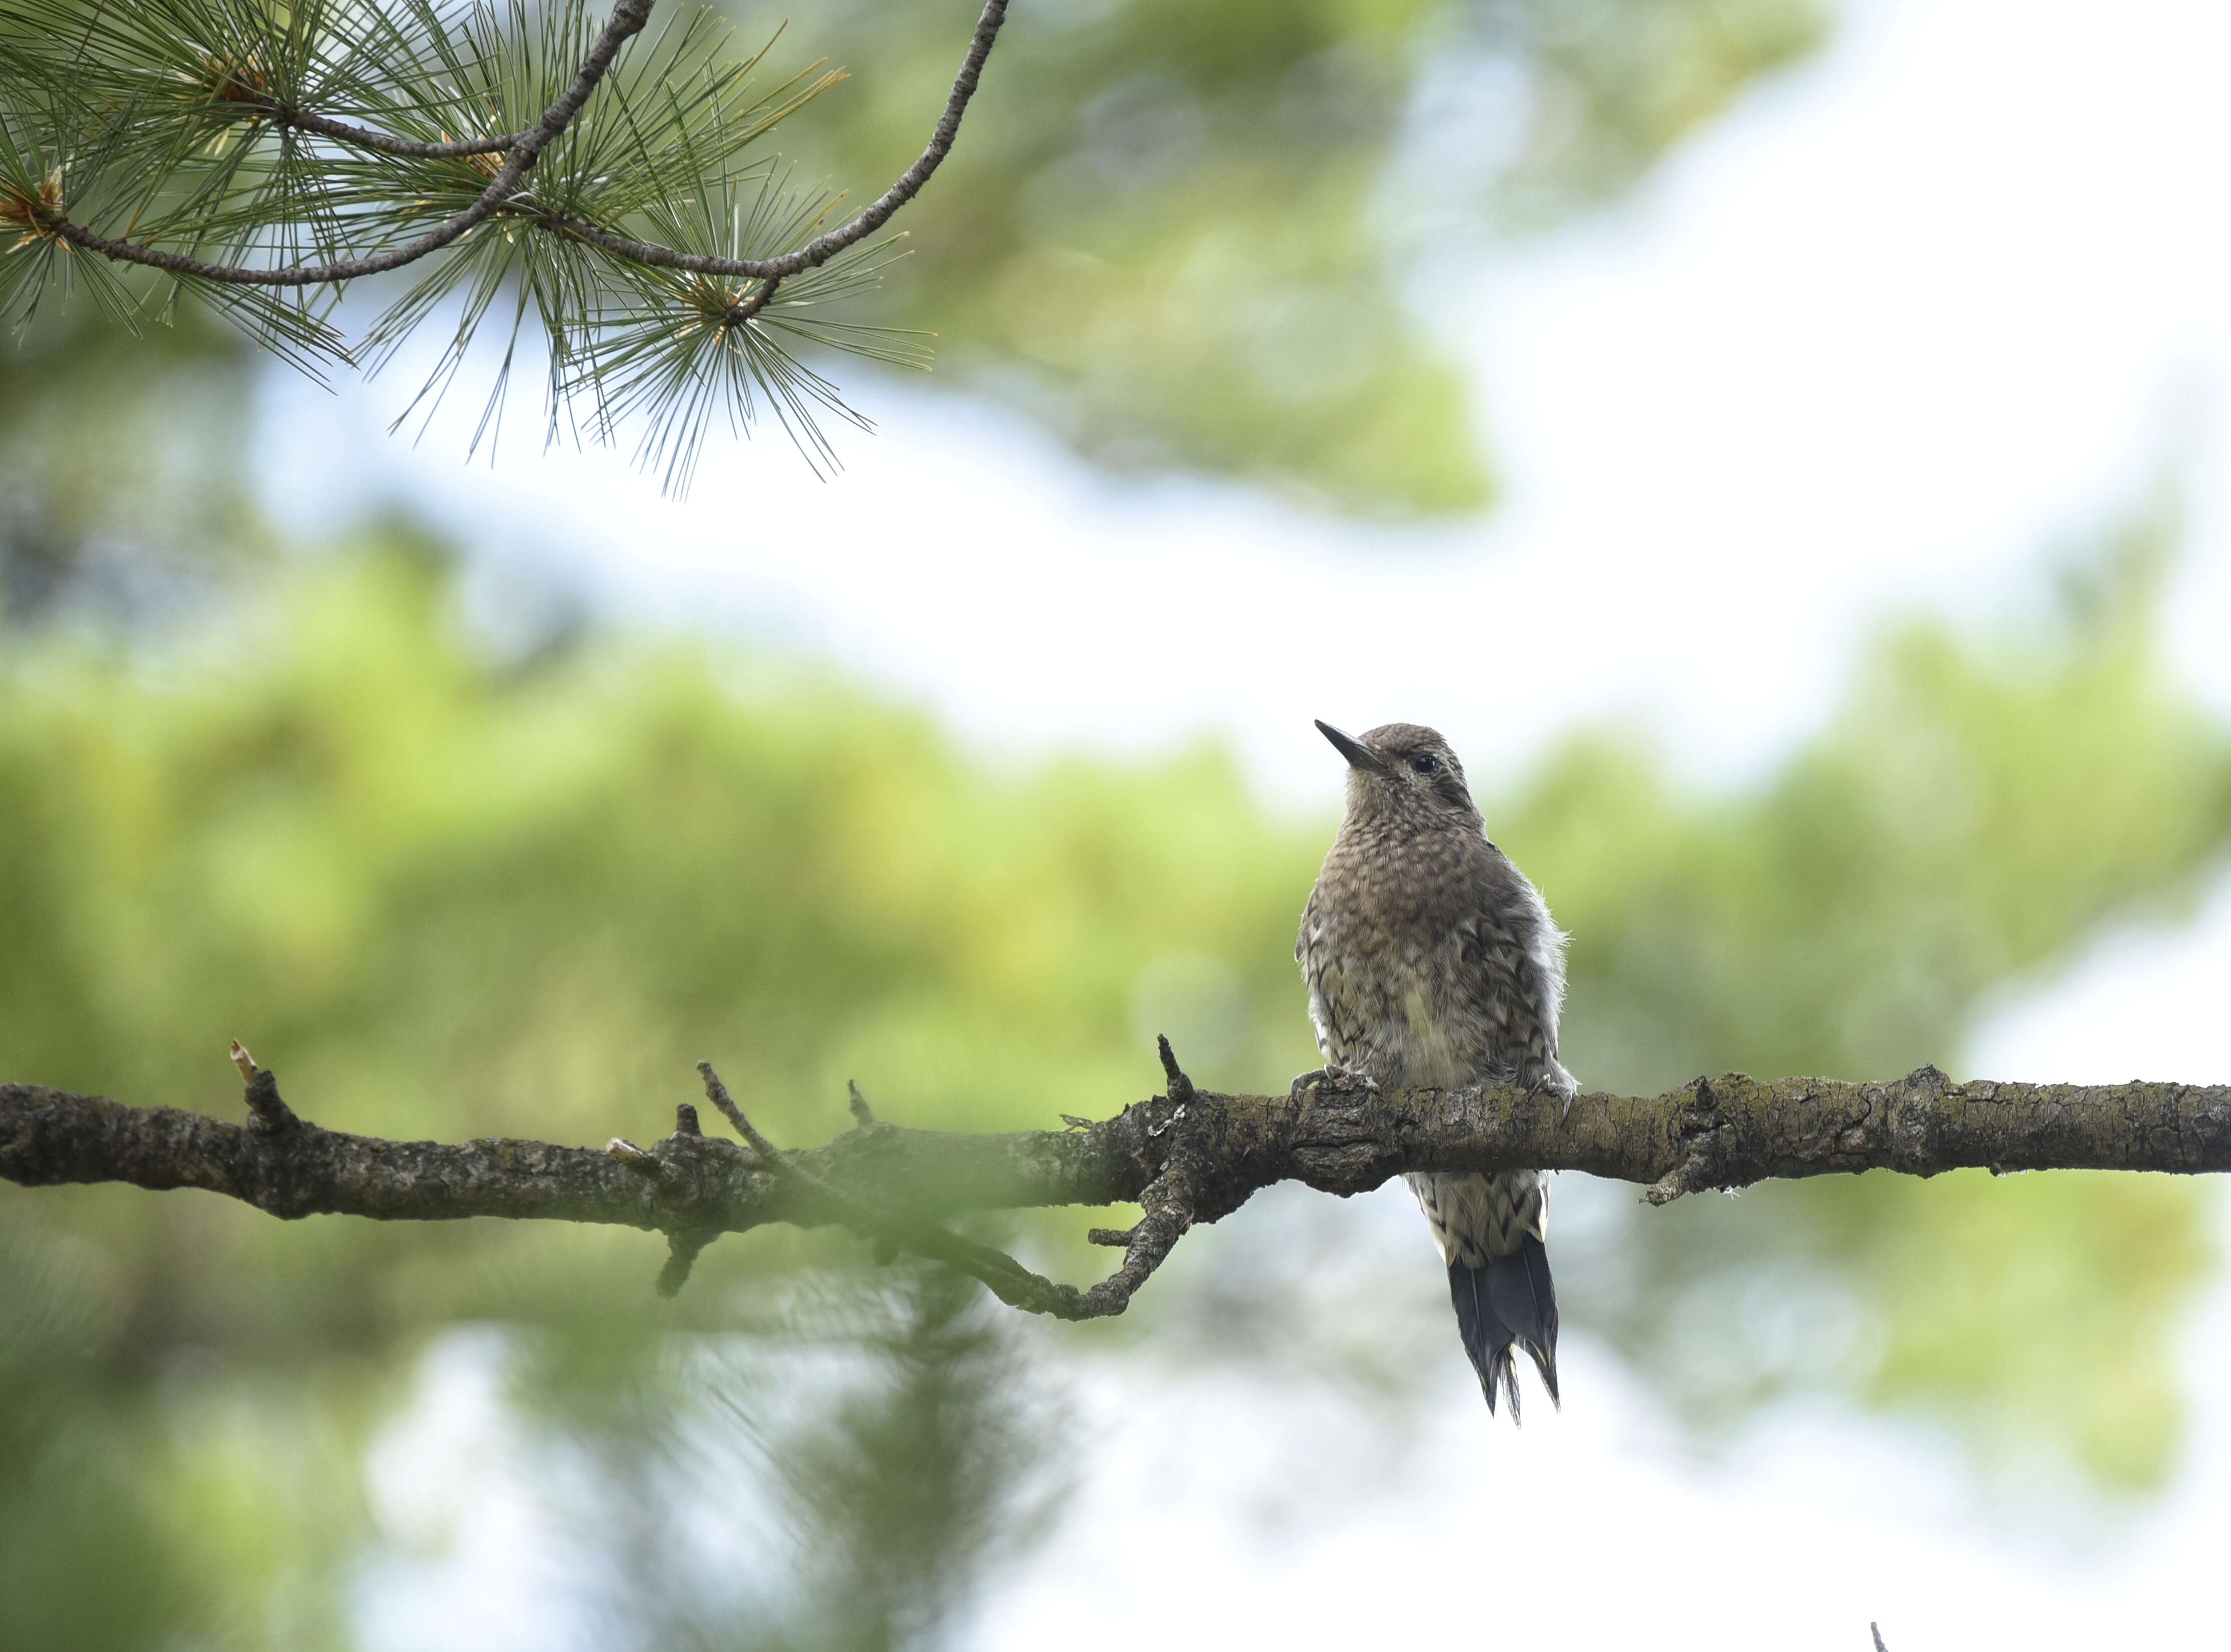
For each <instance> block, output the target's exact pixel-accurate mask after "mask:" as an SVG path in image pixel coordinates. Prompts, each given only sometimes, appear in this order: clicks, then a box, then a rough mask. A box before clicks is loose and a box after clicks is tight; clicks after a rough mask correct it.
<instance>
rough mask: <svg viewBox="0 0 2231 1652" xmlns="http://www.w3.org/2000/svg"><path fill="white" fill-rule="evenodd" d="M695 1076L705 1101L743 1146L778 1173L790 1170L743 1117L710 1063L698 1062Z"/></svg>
mask: <svg viewBox="0 0 2231 1652" xmlns="http://www.w3.org/2000/svg"><path fill="white" fill-rule="evenodd" d="M697 1076H698V1077H700V1078H702V1079H703V1080H704V1081H705V1099H706V1100H708V1101H710V1102H711V1103H712V1104H713V1105H714V1106H715V1107H718V1108H720V1109H721V1117H722V1118H724V1119H726V1120H727V1121H728V1123H729V1125H730V1126H732V1127H733V1128H734V1130H735V1133H737V1134H738V1135H740V1136H741V1137H742V1138H743V1139H744V1145H745V1146H747V1147H748V1148H750V1149H751V1150H752V1152H753V1153H754V1154H756V1155H757V1156H758V1157H759V1158H762V1159H764V1160H766V1163H767V1164H768V1165H769V1166H770V1167H772V1168H773V1169H774V1170H776V1171H783V1170H786V1169H789V1168H792V1167H791V1166H790V1165H789V1161H787V1160H786V1159H785V1158H783V1156H782V1154H781V1152H779V1151H778V1150H777V1148H776V1146H775V1145H774V1144H773V1142H771V1141H769V1140H768V1139H766V1137H765V1136H762V1135H761V1134H760V1133H759V1130H758V1127H757V1126H754V1125H753V1123H752V1121H751V1120H749V1119H747V1118H746V1117H744V1110H743V1109H742V1108H741V1107H738V1106H737V1105H736V1098H735V1097H734V1096H733V1095H730V1094H728V1087H727V1085H725V1084H723V1083H721V1075H720V1074H718V1073H715V1071H714V1070H713V1063H712V1062H698V1063H697Z"/></svg>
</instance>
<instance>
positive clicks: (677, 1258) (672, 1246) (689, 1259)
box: [658, 1229, 719, 1300]
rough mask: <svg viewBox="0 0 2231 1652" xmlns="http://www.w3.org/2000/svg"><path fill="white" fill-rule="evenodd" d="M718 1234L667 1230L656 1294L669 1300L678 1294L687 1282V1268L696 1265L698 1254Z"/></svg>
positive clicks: (689, 1230) (690, 1230) (691, 1230)
mask: <svg viewBox="0 0 2231 1652" xmlns="http://www.w3.org/2000/svg"><path fill="white" fill-rule="evenodd" d="M718 1237H719V1235H718V1234H713V1233H706V1232H703V1231H702V1230H700V1229H688V1230H685V1231H682V1232H669V1233H668V1234H667V1236H666V1266H665V1267H663V1268H660V1269H659V1270H658V1294H660V1295H661V1296H663V1297H666V1298H668V1299H669V1300H671V1299H672V1298H674V1297H676V1296H678V1295H680V1294H681V1293H682V1287H683V1286H684V1285H687V1284H688V1283H689V1270H690V1269H691V1268H695V1266H696V1265H697V1258H698V1256H699V1255H701V1254H702V1253H703V1251H704V1249H705V1247H706V1246H708V1245H709V1244H711V1243H712V1242H713V1241H714V1240H715V1239H716V1238H718Z"/></svg>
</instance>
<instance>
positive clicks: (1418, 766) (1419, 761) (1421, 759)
mask: <svg viewBox="0 0 2231 1652" xmlns="http://www.w3.org/2000/svg"><path fill="white" fill-rule="evenodd" d="M1410 766H1411V767H1412V768H1413V769H1415V770H1416V771H1418V772H1419V774H1431V773H1432V771H1434V770H1436V769H1438V768H1439V767H1440V766H1441V765H1439V763H1437V762H1435V761H1434V760H1433V758H1432V754H1431V753H1430V752H1419V753H1418V755H1417V756H1415V757H1413V758H1411V759H1410Z"/></svg>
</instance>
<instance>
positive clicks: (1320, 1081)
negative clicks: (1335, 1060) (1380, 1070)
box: [1286, 1067, 1379, 1101]
mask: <svg viewBox="0 0 2231 1652" xmlns="http://www.w3.org/2000/svg"><path fill="white" fill-rule="evenodd" d="M1378 1087H1379V1081H1378V1080H1377V1079H1374V1078H1372V1077H1370V1076H1368V1074H1362V1073H1357V1072H1354V1071H1351V1070H1350V1069H1349V1068H1345V1067H1317V1068H1310V1071H1308V1072H1306V1073H1303V1074H1301V1075H1300V1076H1299V1077H1297V1079H1295V1081H1293V1083H1292V1084H1290V1085H1289V1086H1288V1087H1287V1089H1286V1094H1287V1096H1288V1097H1289V1099H1290V1100H1296V1101H1299V1100H1302V1099H1303V1096H1304V1095H1306V1094H1307V1093H1308V1092H1310V1091H1311V1090H1317V1089H1334V1090H1375V1089H1377V1088H1378Z"/></svg>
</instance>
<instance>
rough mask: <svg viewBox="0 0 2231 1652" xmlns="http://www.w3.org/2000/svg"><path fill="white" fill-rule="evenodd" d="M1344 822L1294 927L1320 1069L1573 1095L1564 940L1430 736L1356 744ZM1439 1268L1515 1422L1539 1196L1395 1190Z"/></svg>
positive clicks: (1471, 1343) (1544, 1348)
mask: <svg viewBox="0 0 2231 1652" xmlns="http://www.w3.org/2000/svg"><path fill="white" fill-rule="evenodd" d="M1318 726H1319V727H1320V728H1323V729H1324V732H1325V735H1326V738H1327V739H1330V740H1331V741H1332V742H1333V744H1334V745H1335V746H1336V747H1338V748H1339V749H1340V750H1341V751H1342V752H1343V754H1344V755H1346V756H1347V757H1348V762H1349V769H1348V813H1347V816H1346V818H1345V819H1344V820H1343V821H1342V823H1341V829H1340V835H1339V836H1338V837H1337V838H1335V840H1334V842H1333V846H1332V849H1331V851H1330V853H1329V854H1328V855H1326V856H1325V861H1324V868H1323V870H1322V872H1320V873H1319V874H1318V875H1317V882H1316V888H1315V889H1313V890H1312V891H1311V892H1310V900H1309V906H1308V907H1307V909H1306V910H1305V911H1304V912H1303V914H1302V930H1301V936H1300V939H1298V941H1297V943H1296V945H1295V948H1294V955H1295V957H1296V958H1297V959H1298V960H1299V961H1300V963H1301V966H1302V975H1303V979H1304V980H1305V981H1306V982H1307V983H1308V985H1309V992H1310V1019H1311V1020H1312V1021H1313V1022H1314V1023H1316V1031H1317V1048H1318V1049H1320V1050H1321V1051H1322V1052H1323V1055H1324V1058H1325V1060H1326V1062H1327V1063H1328V1064H1329V1065H1330V1066H1331V1067H1333V1068H1338V1069H1340V1070H1342V1071H1343V1072H1347V1073H1352V1074H1358V1075H1360V1076H1362V1077H1365V1078H1368V1079H1370V1080H1373V1081H1375V1082H1377V1083H1379V1084H1382V1085H1385V1086H1387V1087H1401V1086H1405V1085H1413V1084H1431V1085H1437V1086H1439V1087H1444V1088H1450V1089H1454V1088H1458V1087H1463V1086H1465V1085H1468V1084H1474V1083H1478V1082H1481V1081H1487V1080H1493V1081H1500V1082H1504V1083H1517V1084H1524V1085H1529V1086H1534V1087H1544V1088H1550V1089H1555V1090H1556V1091H1559V1092H1561V1093H1562V1094H1564V1095H1566V1096H1567V1097H1568V1098H1569V1097H1570V1096H1571V1094H1572V1093H1573V1091H1574V1090H1575V1087H1576V1086H1575V1083H1574V1081H1573V1078H1572V1075H1571V1074H1568V1072H1566V1071H1565V1069H1564V1068H1563V1067H1562V1065H1561V1064H1560V1063H1559V1062H1558V1060H1557V1016H1558V1011H1559V1010H1560V1008H1561V1007H1562V1003H1563V999H1564V991H1565V966H1564V937H1563V936H1562V934H1561V933H1559V932H1558V930H1557V927H1556V926H1555V924H1554V923H1552V922H1551V921H1550V918H1549V908H1548V907H1546V906H1545V905H1544V904H1543V903H1542V897H1541V895H1540V894H1537V893H1536V890H1535V888H1534V886H1533V885H1532V884H1531V883H1529V882H1528V881H1527V880H1526V877H1525V874H1523V873H1521V872H1520V871H1519V870H1518V868H1516V867H1515V866H1513V865H1512V864H1511V863H1510V860H1509V858H1508V857H1506V856H1505V855H1504V854H1503V852H1502V851H1501V850H1500V849H1497V848H1496V847H1495V845H1494V844H1493V843H1491V842H1489V841H1488V836H1487V830H1486V827H1485V825H1484V823H1483V822H1482V821H1481V819H1480V815H1479V811H1478V809H1476V808H1475V807H1474V806H1473V804H1472V801H1471V792H1470V791H1468V790H1467V789H1466V787H1465V778H1464V768H1463V765H1461V764H1459V763H1458V761H1457V758H1456V754H1455V753H1454V752H1452V751H1450V749H1449V747H1448V743H1447V742H1446V741H1445V740H1444V739H1441V737H1440V736H1439V734H1437V733H1435V732H1433V731H1432V729H1430V728H1424V727H1421V726H1418V725H1416V724H1413V723H1389V724H1387V725H1386V726H1383V727H1380V728H1374V729H1373V730H1371V731H1370V732H1368V733H1366V734H1365V735H1364V736H1363V737H1362V738H1361V740H1360V741H1359V740H1353V739H1349V738H1348V736H1346V735H1343V734H1341V733H1340V732H1338V731H1337V730H1335V729H1332V728H1329V727H1326V726H1325V725H1323V724H1319V725H1318ZM1404 1179H1405V1180H1407V1182H1408V1183H1409V1184H1410V1187H1411V1189H1412V1191H1414V1192H1415V1193H1416V1194H1417V1196H1418V1203H1419V1206H1420V1207H1421V1208H1422V1209H1423V1210H1424V1211H1425V1213H1426V1222H1427V1223H1428V1224H1429V1225H1430V1226H1431V1227H1432V1233H1433V1239H1434V1242H1435V1243H1436V1244H1437V1245H1439V1248H1440V1251H1441V1256H1442V1260H1443V1261H1444V1262H1446V1263H1447V1264H1448V1268H1449V1285H1450V1294H1451V1298H1452V1301H1453V1302H1454V1304H1455V1307H1456V1311H1457V1320H1458V1329H1459V1331H1460V1333H1462V1335H1463V1337H1464V1339H1465V1348H1466V1351H1467V1352H1469V1353H1470V1354H1471V1358H1472V1364H1473V1365H1474V1368H1475V1369H1476V1370H1477V1371H1478V1375H1479V1379H1480V1386H1481V1388H1482V1389H1483V1391H1484V1392H1485V1394H1486V1396H1487V1403H1488V1405H1489V1408H1490V1409H1491V1410H1492V1409H1493V1407H1494V1405H1495V1401H1496V1395H1497V1390H1498V1389H1500V1390H1501V1391H1504V1393H1506V1394H1508V1396H1509V1397H1510V1406H1511V1412H1512V1415H1513V1416H1516V1414H1517V1410H1518V1382H1517V1375H1516V1370H1515V1369H1514V1366H1513V1362H1512V1353H1513V1350H1514V1348H1515V1347H1523V1348H1524V1349H1525V1350H1526V1352H1528V1353H1529V1354H1530V1355H1531V1356H1532V1357H1533V1358H1534V1361H1535V1364H1536V1366H1537V1367H1538V1368H1539V1369H1540V1371H1541V1372H1542V1381H1543V1383H1544V1384H1545V1385H1546V1386H1547V1387H1548V1388H1549V1393H1550V1396H1551V1397H1552V1398H1555V1396H1556V1392H1557V1378H1556V1355H1557V1310H1556V1294H1555V1287H1554V1286H1553V1285H1552V1284H1551V1282H1550V1278H1549V1259H1548V1254H1547V1251H1546V1250H1545V1249H1544V1245H1545V1242H1546V1241H1547V1239H1548V1236H1549V1187H1548V1184H1547V1183H1546V1182H1545V1181H1544V1180H1543V1179H1542V1177H1541V1176H1539V1175H1537V1174H1536V1172H1534V1171H1508V1172H1504V1173H1503V1174H1499V1175H1495V1176H1480V1175H1452V1174H1433V1175H1413V1176H1409V1177H1407V1178H1404Z"/></svg>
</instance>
